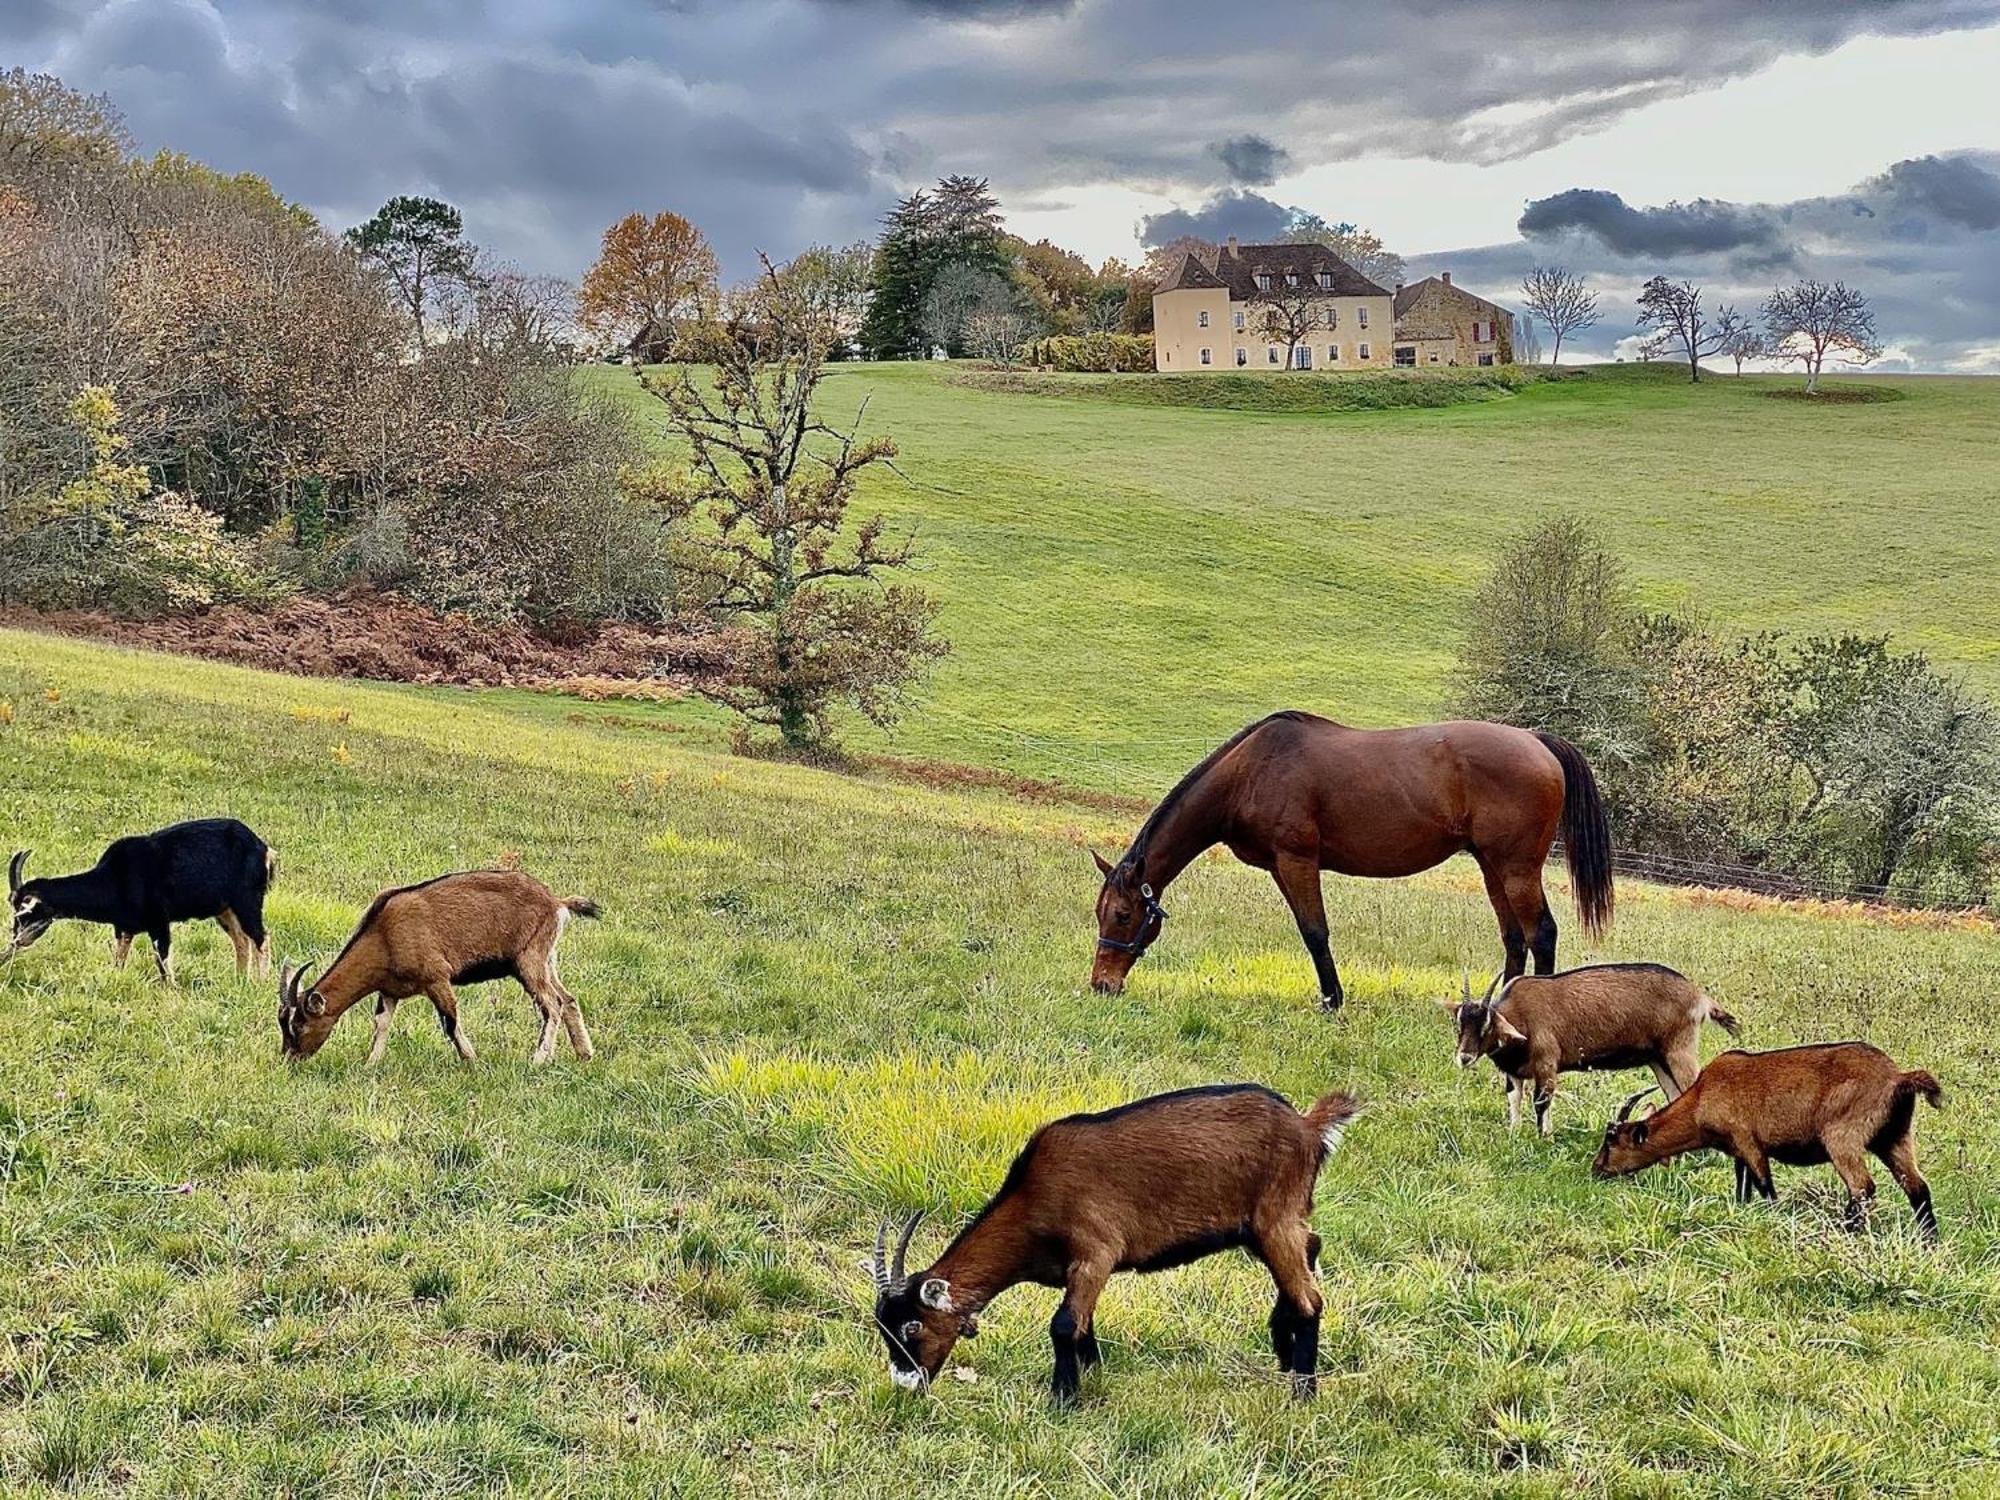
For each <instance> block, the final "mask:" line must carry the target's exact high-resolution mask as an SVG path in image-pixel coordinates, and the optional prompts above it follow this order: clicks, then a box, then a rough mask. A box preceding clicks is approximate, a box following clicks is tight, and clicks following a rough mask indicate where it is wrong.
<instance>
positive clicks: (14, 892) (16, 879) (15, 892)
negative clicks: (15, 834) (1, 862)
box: [7, 849, 56, 953]
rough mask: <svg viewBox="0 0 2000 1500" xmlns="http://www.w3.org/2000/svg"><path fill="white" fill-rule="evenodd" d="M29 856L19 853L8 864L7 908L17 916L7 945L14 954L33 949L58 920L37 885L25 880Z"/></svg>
mask: <svg viewBox="0 0 2000 1500" xmlns="http://www.w3.org/2000/svg"><path fill="white" fill-rule="evenodd" d="M29 853H30V851H29V850H26V849H21V850H17V851H16V852H15V855H14V857H13V858H12V859H10V860H8V861H7V905H8V906H9V907H10V908H11V909H12V910H13V914H14V930H13V933H12V934H11V936H10V937H9V939H8V942H7V951H8V952H10V953H16V952H19V951H20V950H21V949H23V948H27V947H30V946H32V945H33V944H34V942H35V940H36V939H37V938H39V937H40V936H41V935H42V934H43V933H45V932H47V931H48V930H49V928H50V927H51V926H53V925H54V923H55V920H56V914H55V913H54V912H53V911H51V910H50V909H49V906H48V903H47V902H45V901H44V900H42V898H41V895H40V893H39V892H38V891H37V890H36V888H35V887H36V884H37V883H36V882H35V881H32V880H24V879H22V875H23V873H24V872H25V871H26V870H27V868H28V855H29Z"/></svg>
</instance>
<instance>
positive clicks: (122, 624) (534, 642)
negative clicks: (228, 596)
mask: <svg viewBox="0 0 2000 1500" xmlns="http://www.w3.org/2000/svg"><path fill="white" fill-rule="evenodd" d="M0 625H8V626H13V627H16V628H19V629H23V630H45V631H52V632H54V633H55V634H58V635H73V636H83V637H86V638H88V639H90V640H98V641H110V642H112V643H114V644H117V645H121V646H139V647H145V648H149V649H151V650H155V651H172V652H175V653H177V654H179V655H182V656H198V657H202V658H204V659H206V660H209V661H222V662H229V663H232V664H234V665H236V666H243V667H260V668H263V669H264V670H266V671H272V672H289V673H292V674H293V675H295V676H300V677H357V678H368V679H370V680H373V681H378V682H421V683H454V684H458V685H461V686H466V687H529V688H548V689H555V690H557V691H563V692H575V693H578V694H580V695H581V696H584V697H592V698H605V697H678V696H681V695H682V694H684V693H686V692H687V691H688V690H689V688H691V687H692V686H693V685H694V684H695V683H697V682H700V681H709V680H714V679H715V678H717V677H720V676H722V675H723V674H724V673H726V672H727V670H728V667H729V662H730V657H731V641H730V637H729V635H728V633H727V632H724V631H715V630H707V629H700V628H691V629H686V630H649V629H644V628H641V627H639V626H636V625H604V626H596V627H589V628H582V627H579V628H577V629H576V630H574V631H571V632H567V633H566V634H565V636H564V638H563V639H561V640H552V639H549V638H548V637H546V636H542V635H537V634H535V633H533V632H532V631H528V630H524V629H522V628H521V627H519V626H517V625H499V624H494V623H493V622H491V621H486V620H477V619H474V618H472V617H471V616H468V615H440V614H436V613H434V612H433V611H431V610H427V609H423V608H420V607H419V606H417V605H414V604H411V603H410V602H409V601H408V600H405V599H400V598H398V597H396V596H395V595H393V594H378V593H372V592H368V591H365V590H359V591H352V592H349V593H344V594H340V595H336V596H334V597H332V598H303V597H302V598H295V599H291V600H288V601H286V602H285V603H284V604H281V605H278V606H276V607H275V608H271V609H248V608H245V607H243V606H240V605H224V606H221V607H218V608H216V609H211V610H208V611H205V612H204V613H201V614H196V615H175V616H169V617H166V618H163V619H158V620H125V619H119V618H117V617H115V616H111V615H105V614H99V613H96V612H94V611H86V610H74V611H63V612H59V613H55V614H41V613H38V612H36V611H33V610H24V609H13V610H0Z"/></svg>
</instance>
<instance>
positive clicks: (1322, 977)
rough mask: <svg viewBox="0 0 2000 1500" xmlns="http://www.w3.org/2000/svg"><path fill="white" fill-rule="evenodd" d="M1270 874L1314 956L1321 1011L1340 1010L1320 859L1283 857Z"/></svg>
mask: <svg viewBox="0 0 2000 1500" xmlns="http://www.w3.org/2000/svg"><path fill="white" fill-rule="evenodd" d="M1271 874H1272V877H1273V878H1274V879H1276V880H1277V882H1278V889H1279V890H1280V891H1281V892H1283V893H1284V897H1285V903H1286V905H1288V906H1290V907H1291V909H1292V917H1293V919H1294V920H1295V921H1297V923H1298V924H1299V936H1300V937H1302V938H1304V939H1305V944H1306V952H1308V953H1310V954H1311V955H1312V961H1313V971H1314V973H1316V974H1317V975H1318V976H1319V1008H1320V1009H1321V1010H1338V1009H1339V1008H1340V1002H1341V999H1342V995H1341V990H1340V974H1339V973H1338V972H1337V971H1336V970H1335V968H1334V966H1333V949H1332V948H1331V947H1329V946H1328V944H1327V931H1326V904H1325V902H1324V901H1323V900H1322V899H1321V897H1320V889H1319V858H1318V856H1317V855H1300V854H1280V855H1279V856H1278V857H1277V858H1276V859H1275V860H1274V861H1272V864H1271Z"/></svg>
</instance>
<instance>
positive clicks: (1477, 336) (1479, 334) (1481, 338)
mask: <svg viewBox="0 0 2000 1500" xmlns="http://www.w3.org/2000/svg"><path fill="white" fill-rule="evenodd" d="M1492 337H1493V334H1492V332H1491V330H1490V328H1489V326H1488V325H1487V324H1486V323H1485V322H1484V321H1483V320H1481V319H1479V318H1474V319H1473V320H1472V342H1473V343H1475V344H1483V343H1485V342H1486V341H1487V340H1488V339H1490V338H1492Z"/></svg>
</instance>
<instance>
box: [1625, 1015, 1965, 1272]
mask: <svg viewBox="0 0 2000 1500" xmlns="http://www.w3.org/2000/svg"><path fill="white" fill-rule="evenodd" d="M1651 1092H1652V1090H1651V1089H1646V1090H1642V1091H1641V1092H1640V1093H1637V1094H1634V1095H1633V1096H1632V1097H1631V1098H1630V1099H1627V1100H1626V1101H1625V1104H1624V1107H1623V1108H1622V1109H1620V1110H1619V1111H1618V1117H1617V1118H1616V1119H1614V1120H1613V1121H1612V1122H1611V1123H1610V1124H1609V1125H1607V1126H1606V1127H1605V1128H1604V1145H1603V1146H1602V1147H1601V1148H1600V1149H1599V1150H1598V1153H1597V1160H1596V1161H1595V1162H1593V1163H1592V1164H1591V1168H1590V1170H1591V1171H1592V1172H1593V1173H1595V1174H1596V1175H1597V1176H1599V1177H1622V1176H1624V1175H1626V1174H1627V1173H1630V1172H1637V1171H1639V1170H1641V1169H1642V1168H1645V1167H1650V1166H1652V1165H1653V1164H1654V1163H1655V1162H1661V1161H1665V1160H1667V1159H1668V1158H1669V1157H1674V1156H1679V1155H1681V1154H1682V1153H1684V1152H1688V1151H1700V1150H1704V1149H1707V1150H1713V1151H1721V1152H1723V1153H1725V1154H1726V1155H1728V1156H1729V1157H1730V1158H1731V1159H1732V1160H1733V1161H1734V1162H1735V1163H1736V1198H1737V1201H1738V1202H1739V1203H1742V1202H1748V1201H1749V1198H1750V1194H1751V1192H1752V1190H1755V1191H1756V1192H1759V1193H1762V1194H1763V1195H1764V1196H1765V1197H1766V1198H1776V1197H1777V1196H1778V1193H1777V1189H1776V1188H1774V1187H1773V1186H1772V1184H1771V1163H1772V1162H1774V1161H1780V1162H1783V1163H1785V1164H1786V1165H1787V1166H1795V1167H1806V1166H1816V1165H1818V1164H1820V1163H1822V1162H1831V1163H1833V1169H1834V1171H1836V1172H1838V1173H1839V1174H1840V1180H1841V1181H1842V1182H1843V1183H1845V1184H1846V1185H1847V1195H1848V1196H1847V1224H1848V1227H1849V1228H1850V1229H1859V1228H1861V1227H1862V1226H1863V1225H1864V1224H1865V1223H1866V1222H1867V1219H1868V1206H1869V1204H1870V1202H1872V1201H1873V1199H1874V1196H1875V1179H1874V1178H1873V1177H1871V1176H1870V1175H1869V1173H1868V1165H1867V1162H1866V1161H1865V1160H1864V1159H1863V1153H1866V1152H1873V1153H1874V1154H1875V1155H1876V1156H1877V1157H1879V1158H1880V1159H1881V1161H1882V1163H1883V1165H1885V1166H1886V1167H1888V1169H1889V1173H1890V1175H1891V1176H1893V1177H1894V1178H1895V1179H1896V1185H1897V1186H1898V1187H1900V1188H1901V1189H1902V1190H1903V1191H1904V1193H1905V1194H1907V1195H1908V1196H1909V1200H1910V1207H1911V1208H1912V1209H1914V1210H1915V1211H1916V1215H1917V1227H1918V1229H1920V1230H1921V1231H1922V1232H1923V1233H1924V1235H1925V1236H1926V1237H1928V1238H1932V1239H1935V1238H1936V1237H1937V1214H1936V1212H1935V1211H1934V1210H1933V1209H1932V1208H1931V1190H1930V1187H1929V1185H1928V1184H1927V1183H1925V1181H1924V1178H1923V1174H1922V1173H1921V1172H1919V1171H1918V1170H1917V1142H1916V1129H1915V1124H1914V1119H1913V1117H1914V1116H1915V1114H1916V1108H1917V1103H1916V1101H1917V1098H1918V1096H1919V1095H1921V1096H1922V1097H1924V1098H1925V1099H1928V1100H1929V1101H1930V1103H1931V1106H1932V1108H1937V1107H1938V1106H1940V1105H1942V1104H1943V1103H1944V1089H1943V1088H1942V1087H1940V1086H1939V1084H1938V1081H1937V1079H1935V1078H1933V1077H1932V1076H1931V1075H1930V1074H1929V1073H1927V1072H1925V1071H1924V1070H1923V1069H1922V1068H1912V1069H1910V1070H1909V1071H1907V1072H1905V1071H1904V1070H1903V1069H1901V1068H1899V1067H1897V1066H1896V1064H1895V1063H1894V1062H1893V1061H1891V1059H1890V1057H1889V1055H1888V1054H1887V1053H1886V1052H1883V1051H1882V1050H1881V1049H1880V1048H1879V1047H1871V1046H1869V1045H1868V1044H1867V1043H1866V1042H1823V1043H1818V1044H1815V1045H1812V1046H1807V1047H1785V1048H1781V1049H1780V1050H1778V1051H1775V1052H1724V1053H1722V1054H1721V1055H1720V1056H1718V1057H1716V1058H1715V1059H1714V1060H1713V1061H1711V1062H1710V1063H1709V1065H1708V1066H1707V1067H1705V1068H1703V1069H1702V1070H1701V1073H1700V1075H1699V1076H1698V1077H1696V1079H1695V1081H1694V1085H1693V1086H1692V1087H1691V1088H1689V1089H1688V1090H1687V1091H1686V1092H1685V1093H1683V1094H1682V1095H1681V1096H1680V1097H1679V1098H1677V1099H1675V1100H1674V1101H1673V1102H1672V1103H1670V1104H1666V1105H1663V1106H1661V1107H1660V1108H1659V1109H1656V1110H1654V1111H1653V1112H1652V1113H1651V1114H1649V1115H1647V1116H1645V1117H1644V1118H1643V1119H1638V1120H1634V1119H1632V1118H1631V1116H1632V1109H1633V1106H1635V1105H1636V1104H1638V1102H1639V1101H1640V1100H1641V1099H1643V1098H1645V1097H1646V1095H1647V1094H1649V1093H1651Z"/></svg>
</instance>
